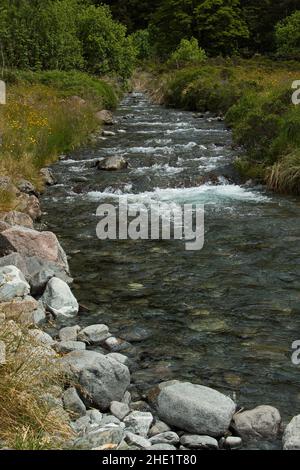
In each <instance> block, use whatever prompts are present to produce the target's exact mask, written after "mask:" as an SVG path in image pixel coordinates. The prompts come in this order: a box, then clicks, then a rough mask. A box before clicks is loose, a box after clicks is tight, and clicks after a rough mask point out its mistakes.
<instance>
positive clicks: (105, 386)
mask: <svg viewBox="0 0 300 470" xmlns="http://www.w3.org/2000/svg"><path fill="white" fill-rule="evenodd" d="M61 364H62V367H63V369H64V370H65V371H66V373H68V374H69V375H71V377H73V378H74V379H75V380H76V381H77V382H78V384H79V386H80V393H81V394H82V395H83V396H84V401H85V402H87V403H88V404H94V405H95V406H97V407H98V408H99V409H100V410H101V411H105V410H107V409H108V408H109V406H110V404H111V402H112V401H121V400H122V398H123V396H124V393H125V392H126V390H127V388H128V386H129V384H130V374H129V370H128V368H127V367H126V366H124V365H123V364H120V363H119V362H117V361H115V360H113V359H111V358H108V357H107V356H104V355H102V354H99V353H97V352H94V351H74V352H72V353H69V354H67V355H66V356H64V357H63V358H62V359H61Z"/></svg>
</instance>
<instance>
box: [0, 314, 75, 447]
mask: <svg viewBox="0 0 300 470" xmlns="http://www.w3.org/2000/svg"><path fill="white" fill-rule="evenodd" d="M0 340H1V341H4V342H5V344H6V357H7V361H6V364H5V365H3V366H0V423H1V426H0V440H2V441H3V442H5V445H6V446H9V447H11V448H13V449H19V450H43V449H50V448H52V449H53V448H56V449H57V448H60V447H62V442H63V441H64V440H66V439H68V438H69V437H70V436H71V434H72V433H71V430H70V428H69V425H68V422H67V420H66V419H65V414H64V412H63V410H62V409H61V408H60V407H59V408H57V407H51V406H50V405H49V404H48V403H47V402H45V400H42V399H41V397H42V396H43V395H44V394H46V393H50V392H51V391H52V390H53V387H54V386H56V385H61V381H62V377H61V375H60V373H59V370H58V368H57V366H56V365H55V364H54V361H53V358H51V357H50V356H48V355H47V354H46V353H45V349H44V347H43V346H42V347H41V346H38V345H37V343H34V341H33V339H32V337H31V336H30V335H29V334H28V331H26V330H23V331H21V330H20V328H19V327H18V326H16V324H15V323H14V322H12V321H7V322H2V323H0Z"/></svg>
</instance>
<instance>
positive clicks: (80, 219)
mask: <svg viewBox="0 0 300 470" xmlns="http://www.w3.org/2000/svg"><path fill="white" fill-rule="evenodd" d="M117 119H118V124H116V126H115V127H116V130H117V129H122V130H123V129H124V130H126V133H122V134H119V133H118V134H117V135H116V136H115V137H110V138H109V139H108V140H107V141H105V142H103V141H100V140H99V142H98V144H96V145H95V146H93V147H92V148H87V149H82V150H81V151H79V152H75V153H74V154H72V155H71V156H70V158H69V159H68V160H66V161H62V162H59V163H58V164H57V165H56V166H55V167H54V171H55V172H56V176H57V177H58V178H59V181H60V183H61V184H60V185H58V186H56V187H54V188H51V189H49V190H48V192H47V194H46V195H45V196H44V198H43V208H44V210H45V211H46V212H47V215H45V222H46V223H47V226H48V228H49V229H51V230H54V231H55V232H56V233H57V234H58V235H59V236H60V237H61V240H62V243H63V246H64V247H65V249H66V250H67V252H68V253H73V254H72V257H71V259H70V265H71V269H72V274H73V276H74V278H75V284H74V288H73V290H74V293H75V295H76V296H77V298H78V299H79V300H80V303H81V304H83V305H85V306H86V307H88V308H89V313H83V314H81V317H80V319H79V320H78V319H77V320H78V321H79V322H81V323H82V324H88V323H94V322H104V323H107V324H109V325H110V327H111V330H112V331H113V332H115V333H116V334H122V335H123V337H130V335H131V337H132V332H133V331H135V328H139V329H141V328H142V330H138V331H142V332H143V334H142V335H139V334H137V336H138V337H139V338H140V339H141V338H142V339H143V341H140V342H134V343H133V344H134V348H132V349H131V350H130V351H129V352H128V353H129V354H130V355H131V357H132V358H133V359H134V360H135V361H136V362H137V367H136V368H135V371H134V372H133V374H132V376H133V381H134V382H135V383H136V384H137V386H138V387H139V388H140V389H142V390H143V389H146V388H148V386H149V385H152V384H153V383H155V382H158V381H161V380H167V379H172V378H179V379H184V380H190V381H193V382H198V383H202V384H205V385H210V386H213V387H215V388H218V389H219V390H221V391H224V392H225V393H227V394H230V395H232V394H233V393H235V394H236V397H237V400H238V403H239V404H240V405H242V406H251V407H253V406H256V405H259V404H271V405H274V406H277V407H278V408H279V409H280V411H281V413H282V415H283V416H284V417H285V418H286V419H287V418H289V417H291V416H294V415H295V414H298V413H299V412H300V379H299V375H300V371H299V370H298V368H297V367H296V366H293V365H292V363H291V360H290V355H291V351H290V347H291V343H292V342H293V341H294V340H296V339H300V253H299V240H300V231H299V229H300V217H299V205H300V204H299V200H298V199H293V198H283V197H279V196H276V195H272V194H267V193H265V192H263V191H262V190H260V189H259V188H249V187H247V188H245V187H241V186H238V185H236V184H234V183H233V182H232V181H231V180H230V177H231V175H232V171H233V170H232V166H231V162H232V159H233V158H234V154H233V151H232V149H231V135H230V133H229V132H228V131H227V130H226V129H225V128H224V126H223V124H222V123H219V122H215V121H214V122H209V121H208V119H207V118H205V117H204V118H198V117H196V116H194V115H193V114H192V113H185V112H179V111H175V110H168V109H164V108H162V107H159V106H155V105H152V104H150V103H149V102H148V101H147V99H146V98H145V97H144V96H143V95H139V94H133V95H131V96H129V97H127V98H126V99H125V100H124V101H123V103H122V104H121V106H120V108H119V111H118V113H117ZM112 154H113V155H115V154H122V155H125V156H126V158H127V160H128V161H129V163H130V168H129V169H128V170H124V171H121V172H114V173H110V172H100V171H98V170H96V169H95V168H94V167H93V161H95V160H97V159H99V158H103V157H105V156H108V155H112ZM212 170H213V171H214V172H215V180H216V178H217V181H218V182H219V184H218V185H212V184H211V183H207V182H206V183H205V184H204V185H203V184H202V185H201V183H203V176H205V175H208V174H210V172H211V171H212ZM218 177H219V179H218ZM220 183H221V184H220ZM124 196H127V197H128V201H129V202H130V201H131V202H134V203H135V204H139V203H142V204H150V203H151V202H152V201H163V202H167V203H170V204H174V203H176V204H180V205H181V204H183V203H185V202H199V203H205V207H206V215H205V218H206V220H205V223H206V225H205V246H204V249H203V250H202V251H199V252H188V251H185V249H184V242H182V241H178V240H177V241H138V242H136V241H130V240H128V241H117V242H114V241H106V242H103V241H99V240H98V239H97V238H96V225H97V218H96V216H95V213H96V209H97V206H98V204H99V203H100V202H104V201H106V202H116V201H117V200H118V198H119V197H121V198H122V197H124ZM138 331H137V333H138ZM135 339H137V338H135Z"/></svg>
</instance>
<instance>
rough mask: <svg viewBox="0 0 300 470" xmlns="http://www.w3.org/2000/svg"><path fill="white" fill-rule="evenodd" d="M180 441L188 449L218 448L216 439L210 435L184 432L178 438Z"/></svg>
mask: <svg viewBox="0 0 300 470" xmlns="http://www.w3.org/2000/svg"><path fill="white" fill-rule="evenodd" d="M180 443H181V444H182V445H183V446H184V447H187V448H188V449H207V450H210V449H213V450H217V449H218V448H219V444H218V441H217V440H216V439H214V438H213V437H211V436H197V435H193V434H184V435H183V436H182V437H181V438H180Z"/></svg>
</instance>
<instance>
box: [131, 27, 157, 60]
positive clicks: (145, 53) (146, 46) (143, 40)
mask: <svg viewBox="0 0 300 470" xmlns="http://www.w3.org/2000/svg"><path fill="white" fill-rule="evenodd" d="M130 38H131V41H132V44H133V47H134V48H135V50H136V57H137V59H138V60H141V61H143V60H149V59H150V57H151V56H152V54H153V50H152V46H151V43H150V33H149V31H148V29H139V30H138V31H136V32H135V33H133V34H131V36H130Z"/></svg>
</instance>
